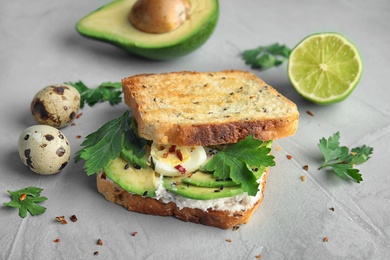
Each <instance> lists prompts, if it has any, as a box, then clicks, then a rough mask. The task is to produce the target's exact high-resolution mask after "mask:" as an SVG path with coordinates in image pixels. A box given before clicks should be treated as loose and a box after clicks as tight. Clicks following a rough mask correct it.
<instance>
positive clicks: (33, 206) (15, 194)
mask: <svg viewBox="0 0 390 260" xmlns="http://www.w3.org/2000/svg"><path fill="white" fill-rule="evenodd" d="M42 190H43V189H40V188H36V187H27V188H24V189H21V190H18V191H9V190H8V191H7V192H8V193H9V194H11V201H10V202H7V203H3V205H4V206H6V207H12V208H18V209H19V216H20V217H21V218H25V217H26V216H27V212H29V213H30V214H31V215H32V216H35V215H40V214H42V213H44V212H45V211H46V208H45V207H43V206H40V205H38V204H37V203H40V202H43V201H45V200H47V198H46V197H41V196H40V194H41V191H42Z"/></svg>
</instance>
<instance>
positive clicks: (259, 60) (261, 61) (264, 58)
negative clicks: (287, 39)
mask: <svg viewBox="0 0 390 260" xmlns="http://www.w3.org/2000/svg"><path fill="white" fill-rule="evenodd" d="M290 53H291V49H290V48H288V47H286V45H280V44H278V43H274V44H271V45H268V46H259V47H258V48H256V49H250V50H246V51H244V53H243V55H242V57H243V59H244V60H245V64H247V65H250V66H251V67H252V69H260V70H267V69H269V68H272V67H275V66H279V65H281V64H282V63H283V62H284V61H285V60H287V59H288V57H289V56H290Z"/></svg>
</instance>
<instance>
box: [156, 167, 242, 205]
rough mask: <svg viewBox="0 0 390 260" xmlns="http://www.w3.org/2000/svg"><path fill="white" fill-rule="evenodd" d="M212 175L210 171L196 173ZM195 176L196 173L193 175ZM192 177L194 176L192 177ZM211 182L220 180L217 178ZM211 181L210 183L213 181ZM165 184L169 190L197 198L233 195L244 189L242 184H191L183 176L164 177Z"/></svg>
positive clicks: (206, 198) (208, 198) (190, 197)
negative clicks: (226, 185)
mask: <svg viewBox="0 0 390 260" xmlns="http://www.w3.org/2000/svg"><path fill="white" fill-rule="evenodd" d="M197 174H199V175H201V174H205V175H211V174H208V173H202V172H197V173H196V174H195V175H197ZM193 176H194V175H193ZM191 178H192V177H191ZM211 182H218V181H216V180H214V181H211ZM211 182H210V183H211ZM163 186H164V188H165V189H167V190H168V191H170V192H172V193H175V194H177V195H180V196H182V197H186V198H189V199H197V200H211V199H219V198H228V197H233V196H236V195H239V194H242V193H243V192H244V191H243V190H242V189H241V187H240V186H237V185H236V186H230V187H224V186H223V185H219V186H218V187H201V186H195V185H191V184H190V183H186V182H184V181H183V177H181V176H180V177H164V180H163Z"/></svg>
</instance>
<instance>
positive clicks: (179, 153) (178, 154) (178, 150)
mask: <svg viewBox="0 0 390 260" xmlns="http://www.w3.org/2000/svg"><path fill="white" fill-rule="evenodd" d="M176 156H177V158H179V160H180V161H183V154H182V153H181V151H180V149H177V150H176Z"/></svg>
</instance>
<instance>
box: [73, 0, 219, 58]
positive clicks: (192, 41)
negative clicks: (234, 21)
mask: <svg viewBox="0 0 390 260" xmlns="http://www.w3.org/2000/svg"><path fill="white" fill-rule="evenodd" d="M114 2H115V1H113V2H110V3H108V4H106V5H104V6H102V7H100V8H98V9H96V10H95V11H93V12H92V13H91V14H93V13H96V12H99V11H100V10H102V9H103V8H105V7H107V6H109V5H111V4H113V3H114ZM91 14H90V15H91ZM218 19H219V3H218V1H217V0H216V12H214V13H213V15H212V16H211V17H210V18H209V21H208V23H206V24H204V25H203V27H202V29H201V30H199V32H198V33H196V34H194V35H192V36H191V37H189V38H187V39H185V40H184V41H182V42H180V43H177V44H175V45H171V46H167V47H156V48H152V47H149V48H148V47H142V46H136V45H135V44H134V43H131V42H127V41H124V40H122V39H121V38H120V37H116V38H114V37H109V38H107V37H102V36H100V35H99V34H95V33H93V32H89V31H88V29H87V28H84V27H83V25H82V23H81V22H82V20H80V21H79V22H78V23H77V24H76V31H77V32H78V33H79V34H80V35H82V36H84V37H86V38H90V39H93V40H97V41H101V42H106V43H109V44H112V45H114V46H117V47H119V48H121V49H123V50H124V51H126V52H130V53H132V54H135V55H138V56H140V57H143V58H147V59H151V60H171V59H176V58H179V57H182V56H185V55H187V54H189V53H191V52H193V51H195V50H196V49H198V48H199V47H201V46H202V45H203V44H204V43H205V42H206V41H207V40H208V38H209V37H210V36H211V34H212V33H213V32H214V29H215V27H216V25H217V23H218Z"/></svg>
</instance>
